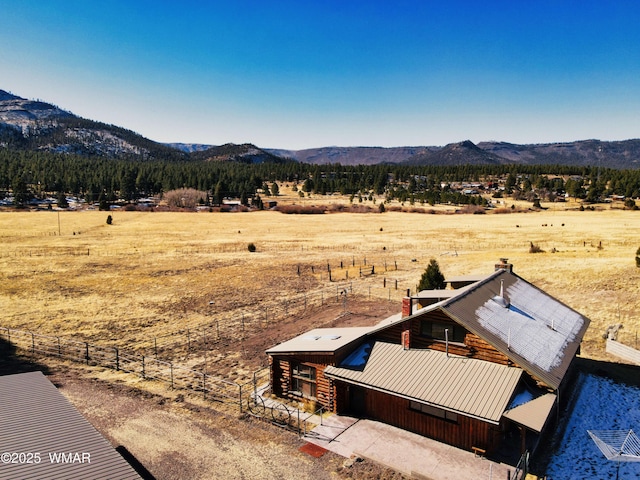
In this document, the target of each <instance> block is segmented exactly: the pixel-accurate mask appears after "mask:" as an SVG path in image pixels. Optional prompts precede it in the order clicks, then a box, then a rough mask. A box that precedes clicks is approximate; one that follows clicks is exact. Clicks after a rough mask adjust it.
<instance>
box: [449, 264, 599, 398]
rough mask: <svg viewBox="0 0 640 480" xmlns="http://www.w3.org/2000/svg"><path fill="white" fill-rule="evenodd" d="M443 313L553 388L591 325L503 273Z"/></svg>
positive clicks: (522, 282) (497, 273) (466, 293)
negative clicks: (501, 293) (501, 294)
mask: <svg viewBox="0 0 640 480" xmlns="http://www.w3.org/2000/svg"><path fill="white" fill-rule="evenodd" d="M501 291H503V297H500V292H501ZM502 298H504V301H503V300H502ZM441 308H442V310H443V311H444V312H446V313H447V314H449V315H450V316H451V317H452V318H454V319H455V320H456V321H457V322H458V323H460V324H462V325H463V326H464V327H465V328H467V329H468V330H470V331H471V332H473V333H475V334H476V335H478V336H480V337H481V338H484V339H485V340H486V341H487V342H489V343H490V344H491V345H493V346H494V347H495V348H497V349H498V350H500V351H501V352H502V353H504V354H505V355H507V356H508V357H509V358H510V359H511V360H512V361H514V362H515V363H517V364H518V365H520V366H521V367H522V368H524V369H525V370H527V371H528V372H529V373H531V374H532V375H534V376H536V377H538V378H539V379H541V380H542V381H544V382H545V383H546V384H547V385H549V386H550V387H552V388H554V389H557V388H558V387H559V386H560V383H561V382H562V379H563V378H564V375H565V373H566V371H567V369H568V368H569V365H570V364H571V361H572V360H573V357H574V355H575V353H576V352H577V351H578V348H579V347H580V342H581V341H582V337H583V336H584V334H585V332H586V330H587V327H588V326H589V319H588V318H586V317H584V316H582V315H581V314H580V313H578V312H576V311H575V310H573V309H571V308H569V307H568V306H566V305H565V304H563V303H562V302H560V301H559V300H556V299H555V298H553V297H552V296H550V295H548V294H547V293H545V292H543V291H542V290H540V289H539V288H537V287H535V286H534V285H532V284H530V283H528V282H526V281H525V280H523V279H522V278H520V277H518V276H517V275H515V274H514V273H512V272H508V271H506V270H499V271H497V272H495V273H494V274H493V275H491V276H490V277H489V278H487V279H486V280H485V281H482V282H479V283H477V284H474V285H473V286H472V287H471V288H470V289H469V290H467V291H465V292H464V294H463V295H460V296H458V297H455V298H452V299H450V300H448V301H445V302H444V303H443V304H442V305H441Z"/></svg>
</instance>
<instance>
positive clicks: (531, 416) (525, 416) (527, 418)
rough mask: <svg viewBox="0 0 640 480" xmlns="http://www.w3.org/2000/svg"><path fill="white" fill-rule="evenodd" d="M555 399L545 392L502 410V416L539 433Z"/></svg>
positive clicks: (551, 394)
mask: <svg viewBox="0 0 640 480" xmlns="http://www.w3.org/2000/svg"><path fill="white" fill-rule="evenodd" d="M555 401H556V396H555V395H554V394H553V393H547V394H545V395H542V396H541V397H538V398H534V399H533V400H531V401H529V402H527V403H523V404H522V405H519V406H517V407H515V408H512V409H511V410H507V411H506V412H504V416H505V417H506V418H508V419H509V420H513V421H514V422H516V423H518V424H520V425H523V426H525V427H527V428H529V429H531V430H533V431H534V432H537V433H540V432H541V431H542V429H543V428H544V425H545V423H547V419H548V418H549V415H550V414H551V409H552V408H553V404H554V403H555Z"/></svg>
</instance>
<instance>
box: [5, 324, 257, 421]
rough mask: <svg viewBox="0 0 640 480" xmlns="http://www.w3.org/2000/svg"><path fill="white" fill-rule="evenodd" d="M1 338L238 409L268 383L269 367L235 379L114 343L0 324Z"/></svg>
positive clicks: (28, 351)
mask: <svg viewBox="0 0 640 480" xmlns="http://www.w3.org/2000/svg"><path fill="white" fill-rule="evenodd" d="M0 339H2V340H4V341H5V342H7V343H9V344H11V345H12V346H13V347H14V348H15V349H16V351H17V352H18V353H21V354H23V355H28V356H30V357H32V358H36V357H41V356H48V357H55V358H58V359H62V360H70V361H73V362H78V363H83V364H86V365H91V366H101V367H106V368H111V369H113V370H116V371H121V372H127V373H131V374H134V375H139V376H140V377H142V378H143V379H146V380H156V381H159V382H163V383H165V384H167V385H168V386H169V387H170V388H172V389H186V390H191V391H195V392H199V393H201V394H202V396H203V398H205V399H208V400H211V401H216V402H221V403H225V404H229V405H232V406H235V407H237V408H238V409H239V411H240V412H242V411H243V405H246V404H247V402H248V398H249V397H250V395H252V394H253V393H254V392H255V391H256V389H257V388H258V386H259V385H262V384H265V383H268V375H269V373H268V368H261V369H260V370H257V371H256V372H254V373H253V375H252V378H251V380H249V381H248V382H236V381H232V380H229V379H225V378H222V377H219V376H216V375H208V374H206V373H205V372H200V371H197V370H192V369H189V368H186V367H183V366H181V365H179V364H176V363H174V362H170V361H165V360H158V359H156V358H153V357H149V356H145V355H140V354H136V353H131V352H125V351H122V350H121V349H119V348H117V347H104V346H99V345H95V344H91V343H89V342H81V341H76V340H73V339H68V338H62V337H57V336H49V335H40V334H37V333H34V332H29V331H24V330H15V329H9V328H6V327H0Z"/></svg>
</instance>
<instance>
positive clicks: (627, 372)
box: [576, 357, 640, 387]
mask: <svg viewBox="0 0 640 480" xmlns="http://www.w3.org/2000/svg"><path fill="white" fill-rule="evenodd" d="M576 366H577V367H578V370H579V371H580V372H582V373H588V374H592V375H596V376H598V377H605V378H609V379H611V380H613V381H615V382H619V383H624V384H626V385H630V386H634V387H640V365H632V364H628V363H615V362H607V361H603V360H592V359H590V358H582V357H578V358H576Z"/></svg>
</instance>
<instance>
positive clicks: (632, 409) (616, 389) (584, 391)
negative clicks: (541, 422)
mask: <svg viewBox="0 0 640 480" xmlns="http://www.w3.org/2000/svg"><path fill="white" fill-rule="evenodd" d="M576 385H579V388H580V390H579V393H578V395H577V397H576V398H575V401H574V407H573V410H572V412H571V414H570V416H569V419H568V421H567V425H566V428H565V430H564V433H563V436H562V440H561V441H560V444H559V446H558V448H557V449H556V451H555V453H554V454H553V455H552V456H551V459H550V462H549V465H548V467H547V469H546V470H547V472H546V473H547V478H548V479H549V480H568V479H576V480H577V479H580V480H584V479H615V478H616V469H617V464H616V463H615V462H613V461H609V460H607V459H606V458H605V456H604V455H603V454H602V452H600V450H599V449H598V447H597V446H596V444H595V443H594V442H593V441H592V440H591V438H590V437H589V434H588V433H587V430H627V431H628V430H629V429H633V431H634V432H635V433H636V434H640V388H638V387H632V386H628V385H624V384H620V383H616V382H614V381H612V380H610V379H607V378H604V377H598V376H594V375H590V374H580V378H579V379H578V382H577V384H576ZM632 478H633V479H636V478H640V463H638V462H623V463H621V464H620V480H622V479H632Z"/></svg>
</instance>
